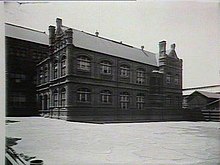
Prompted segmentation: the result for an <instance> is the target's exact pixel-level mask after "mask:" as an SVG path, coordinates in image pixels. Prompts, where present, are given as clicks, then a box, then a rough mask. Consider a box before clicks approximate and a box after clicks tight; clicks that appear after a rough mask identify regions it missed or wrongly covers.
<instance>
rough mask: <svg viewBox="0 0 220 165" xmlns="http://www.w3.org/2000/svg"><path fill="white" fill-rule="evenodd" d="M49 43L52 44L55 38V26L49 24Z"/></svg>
mask: <svg viewBox="0 0 220 165" xmlns="http://www.w3.org/2000/svg"><path fill="white" fill-rule="evenodd" d="M48 30H49V45H52V44H53V43H54V40H55V26H49V29H48Z"/></svg>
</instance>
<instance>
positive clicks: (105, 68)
mask: <svg viewBox="0 0 220 165" xmlns="http://www.w3.org/2000/svg"><path fill="white" fill-rule="evenodd" d="M101 73H103V74H111V73H112V65H111V63H110V62H109V61H102V62H101Z"/></svg>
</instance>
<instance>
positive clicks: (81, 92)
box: [77, 88, 91, 102]
mask: <svg viewBox="0 0 220 165" xmlns="http://www.w3.org/2000/svg"><path fill="white" fill-rule="evenodd" d="M77 100H78V101H79V102H90V101H91V91H90V90H89V89H87V88H80V89H78V90H77Z"/></svg>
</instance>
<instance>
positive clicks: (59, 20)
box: [56, 18, 62, 28]
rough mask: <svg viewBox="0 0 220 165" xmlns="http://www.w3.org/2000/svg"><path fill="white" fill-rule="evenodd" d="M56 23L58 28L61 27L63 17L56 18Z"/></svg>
mask: <svg viewBox="0 0 220 165" xmlns="http://www.w3.org/2000/svg"><path fill="white" fill-rule="evenodd" d="M56 23H57V28H61V26H62V19H61V18H57V19H56Z"/></svg>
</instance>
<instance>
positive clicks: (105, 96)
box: [101, 90, 112, 103]
mask: <svg viewBox="0 0 220 165" xmlns="http://www.w3.org/2000/svg"><path fill="white" fill-rule="evenodd" d="M101 102H103V103H111V102H112V95H111V92H110V91H108V90H104V91H101Z"/></svg>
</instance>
